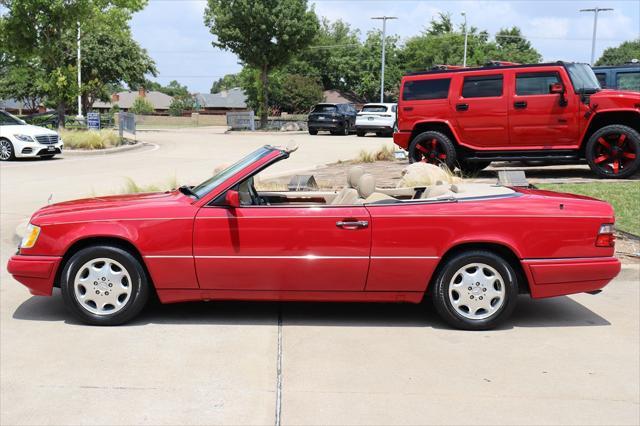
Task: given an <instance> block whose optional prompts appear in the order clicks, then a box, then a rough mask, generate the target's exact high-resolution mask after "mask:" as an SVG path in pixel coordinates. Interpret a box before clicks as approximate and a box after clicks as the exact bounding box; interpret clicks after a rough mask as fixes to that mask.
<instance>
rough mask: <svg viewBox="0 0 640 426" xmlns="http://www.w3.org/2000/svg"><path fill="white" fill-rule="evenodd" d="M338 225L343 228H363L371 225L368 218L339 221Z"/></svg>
mask: <svg viewBox="0 0 640 426" xmlns="http://www.w3.org/2000/svg"><path fill="white" fill-rule="evenodd" d="M336 226H337V227H338V228H342V229H362V228H367V227H368V226H369V221H368V220H354V221H339V222H336Z"/></svg>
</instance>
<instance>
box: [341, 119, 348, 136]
mask: <svg viewBox="0 0 640 426" xmlns="http://www.w3.org/2000/svg"><path fill="white" fill-rule="evenodd" d="M349 133H350V130H349V122H348V121H347V122H345V123H344V127H343V128H342V133H341V134H342V135H344V136H349Z"/></svg>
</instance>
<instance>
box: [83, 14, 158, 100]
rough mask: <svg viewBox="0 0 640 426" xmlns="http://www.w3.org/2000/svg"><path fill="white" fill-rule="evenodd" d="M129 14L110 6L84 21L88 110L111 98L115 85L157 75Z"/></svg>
mask: <svg viewBox="0 0 640 426" xmlns="http://www.w3.org/2000/svg"><path fill="white" fill-rule="evenodd" d="M130 19H131V15H130V13H128V12H127V11H123V10H122V9H110V10H108V11H106V12H105V13H99V14H96V15H95V16H94V18H93V19H92V20H91V21H87V22H85V23H84V27H85V32H84V36H83V38H82V44H81V46H82V80H83V81H82V87H81V90H82V101H83V108H84V110H85V111H89V110H91V107H92V106H93V103H94V102H95V101H96V100H98V99H100V100H102V101H108V100H109V96H110V95H111V93H114V91H118V90H113V89H114V88H117V86H121V85H122V83H126V84H133V85H135V84H139V83H142V82H144V81H145V74H152V75H154V76H155V75H156V74H157V70H156V67H155V63H154V61H153V60H152V59H151V58H150V57H149V55H148V54H147V52H146V50H145V49H142V48H141V47H140V45H139V44H138V43H137V42H135V41H134V40H133V38H132V34H131V30H130V29H129V24H128V22H129V20H130Z"/></svg>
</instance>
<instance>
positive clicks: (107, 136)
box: [60, 130, 122, 150]
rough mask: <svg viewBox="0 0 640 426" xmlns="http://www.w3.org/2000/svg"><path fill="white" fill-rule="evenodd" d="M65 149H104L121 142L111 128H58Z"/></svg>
mask: <svg viewBox="0 0 640 426" xmlns="http://www.w3.org/2000/svg"><path fill="white" fill-rule="evenodd" d="M60 137H61V138H62V140H63V141H64V147H65V149H89V150H91V149H105V148H113V147H116V146H119V145H121V144H122V140H121V138H120V136H119V135H118V133H116V132H114V131H113V130H100V131H94V130H60Z"/></svg>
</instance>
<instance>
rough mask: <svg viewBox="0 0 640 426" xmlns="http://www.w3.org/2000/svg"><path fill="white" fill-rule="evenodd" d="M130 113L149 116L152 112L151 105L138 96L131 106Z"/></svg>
mask: <svg viewBox="0 0 640 426" xmlns="http://www.w3.org/2000/svg"><path fill="white" fill-rule="evenodd" d="M129 111H130V112H132V113H134V114H140V115H151V114H153V112H154V109H153V105H152V104H151V102H149V101H148V100H147V99H146V98H143V97H141V96H138V97H137V98H136V99H135V100H134V101H133V105H131V109H130V110H129Z"/></svg>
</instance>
